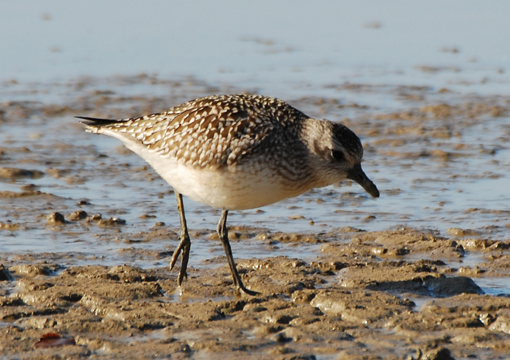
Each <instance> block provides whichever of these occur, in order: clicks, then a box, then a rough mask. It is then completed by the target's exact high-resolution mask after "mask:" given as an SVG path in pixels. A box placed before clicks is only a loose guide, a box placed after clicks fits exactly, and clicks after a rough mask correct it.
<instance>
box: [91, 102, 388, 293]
mask: <svg viewBox="0 0 510 360" xmlns="http://www.w3.org/2000/svg"><path fill="white" fill-rule="evenodd" d="M82 118H83V119H85V120H87V121H86V122H85V124H87V131H88V132H91V133H98V134H105V135H109V136H112V137H115V138H118V139H119V140H121V141H122V142H123V143H124V144H125V145H126V146H127V147H128V148H130V149H131V150H133V151H134V152H135V153H137V154H138V155H140V156H141V157H142V158H144V159H145V160H146V161H148V162H149V163H150V164H151V165H152V167H153V168H154V169H155V170H156V171H157V172H158V173H159V174H160V175H161V176H162V177H163V178H164V179H165V180H166V181H167V182H168V183H169V184H170V185H172V186H173V187H174V190H175V191H176V194H177V196H178V204H180V206H181V207H182V197H181V195H180V194H183V195H186V196H189V197H191V198H192V199H194V200H196V201H199V202H202V203H205V204H208V205H210V206H213V207H217V208H221V209H224V215H222V220H220V223H222V222H223V229H220V226H219V228H218V233H220V232H222V234H223V236H224V237H225V239H222V242H223V244H224V246H225V241H226V243H227V244H228V237H227V235H225V234H226V214H227V211H228V210H237V209H248V208H255V207H260V206H264V205H268V204H271V203H274V202H277V201H280V200H282V199H285V198H289V197H294V196H297V195H299V194H301V193H303V192H305V191H307V190H309V189H312V188H315V187H322V186H327V185H330V184H333V183H337V182H339V181H341V180H343V179H345V178H349V179H352V180H354V181H356V182H358V183H359V184H360V185H362V186H363V188H364V189H365V190H366V191H367V192H369V193H370V194H371V195H372V196H376V197H377V196H379V192H378V190H377V188H376V187H375V185H374V184H373V183H372V182H371V181H370V180H369V179H368V178H367V177H366V175H365V174H364V172H363V170H362V169H361V165H360V163H361V160H362V158H363V147H362V145H361V142H360V140H359V139H358V137H357V136H356V135H355V134H354V133H353V132H352V131H351V130H349V129H348V128H347V127H345V126H343V125H341V124H338V123H333V122H331V121H328V120H317V119H313V118H310V117H308V116H307V115H305V114H304V113H302V112H301V111H299V110H297V109H295V108H293V107H292V106H290V105H288V104H286V103H285V102H283V101H281V100H278V99H275V98H271V97H266V96H259V95H218V96H209V97H204V98H200V99H196V100H193V101H189V102H187V103H185V104H182V105H178V106H175V107H172V108H170V109H169V110H166V111H164V112H161V113H158V114H152V115H146V116H142V117H138V118H130V119H124V120H102V119H94V118H87V117H82ZM179 200H180V203H179ZM180 214H181V225H182V223H183V219H184V225H183V226H182V229H183V235H182V237H183V240H181V244H180V247H179V249H178V250H179V251H180V250H183V251H184V253H183V259H184V256H185V255H186V252H188V253H189V244H188V242H189V237H188V240H185V239H184V238H186V237H187V228H186V226H185V218H184V211H183V210H182V211H180ZM220 230H222V231H220ZM221 237H222V235H221V234H220V238H221ZM185 246H188V248H187V249H186V248H185ZM228 249H230V246H229V245H228ZM228 249H227V248H225V251H226V252H227V257H229V256H228V252H229V251H228ZM179 251H178V252H179ZM186 256H187V255H186ZM173 263H175V255H174V258H173V260H172V264H173ZM186 264H187V259H186ZM229 264H230V265H231V270H232V275H233V277H234V282H235V284H236V286H237V287H238V289H241V290H243V291H245V292H248V290H246V289H245V288H244V285H242V282H241V280H240V278H239V275H238V274H237V275H236V273H237V270H236V269H235V265H234V266H233V267H232V264H233V259H230V258H229ZM184 274H185V265H184V268H182V267H181V274H180V281H182V276H184Z"/></svg>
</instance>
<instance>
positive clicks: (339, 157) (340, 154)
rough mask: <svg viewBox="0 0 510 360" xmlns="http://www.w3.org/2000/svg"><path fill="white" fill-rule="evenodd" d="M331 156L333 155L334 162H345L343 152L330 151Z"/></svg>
mask: <svg viewBox="0 0 510 360" xmlns="http://www.w3.org/2000/svg"><path fill="white" fill-rule="evenodd" d="M331 155H333V159H335V160H336V161H344V160H345V155H344V153H343V151H340V150H331Z"/></svg>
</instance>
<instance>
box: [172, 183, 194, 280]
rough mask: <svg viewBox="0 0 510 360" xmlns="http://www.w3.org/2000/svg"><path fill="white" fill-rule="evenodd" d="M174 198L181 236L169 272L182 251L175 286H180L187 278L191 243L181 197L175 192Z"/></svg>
mask: <svg viewBox="0 0 510 360" xmlns="http://www.w3.org/2000/svg"><path fill="white" fill-rule="evenodd" d="M175 197H176V199H177V210H178V211H179V218H180V220H181V236H180V237H179V239H180V240H181V241H180V242H179V245H177V249H175V251H174V254H173V255H172V261H171V262H170V270H172V269H173V268H174V265H175V263H176V261H177V258H178V257H179V254H180V253H181V251H182V259H181V271H179V277H178V278H177V284H178V285H179V286H181V284H182V280H183V279H184V278H185V277H186V278H187V277H188V274H186V269H187V267H188V260H189V251H190V248H191V241H190V240H189V234H188V225H187V224H186V216H185V215H184V204H183V202H182V195H181V194H180V193H178V192H177V191H175Z"/></svg>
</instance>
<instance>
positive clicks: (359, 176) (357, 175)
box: [347, 164, 379, 197]
mask: <svg viewBox="0 0 510 360" xmlns="http://www.w3.org/2000/svg"><path fill="white" fill-rule="evenodd" d="M347 179H350V180H354V181H356V182H357V183H358V184H360V185H361V186H362V187H363V189H365V191H366V192H367V193H369V194H370V195H372V196H373V197H379V190H377V186H375V184H374V183H373V182H372V180H370V179H369V178H368V177H367V176H366V175H365V173H364V172H363V169H362V168H361V164H356V165H354V167H353V168H352V169H351V170H349V172H348V173H347Z"/></svg>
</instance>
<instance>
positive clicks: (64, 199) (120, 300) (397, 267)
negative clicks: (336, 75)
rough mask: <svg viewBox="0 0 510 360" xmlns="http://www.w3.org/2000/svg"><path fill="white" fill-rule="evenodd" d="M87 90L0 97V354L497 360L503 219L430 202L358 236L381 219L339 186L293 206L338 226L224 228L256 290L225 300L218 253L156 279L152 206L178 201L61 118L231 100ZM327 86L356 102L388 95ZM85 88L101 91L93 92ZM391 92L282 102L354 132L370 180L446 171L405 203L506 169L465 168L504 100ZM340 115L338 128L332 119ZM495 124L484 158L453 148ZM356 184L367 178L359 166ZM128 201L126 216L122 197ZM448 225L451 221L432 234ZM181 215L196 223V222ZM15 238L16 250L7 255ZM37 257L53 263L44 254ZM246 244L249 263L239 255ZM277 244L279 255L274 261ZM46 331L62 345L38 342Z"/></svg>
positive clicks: (504, 315) (159, 225) (386, 191)
mask: <svg viewBox="0 0 510 360" xmlns="http://www.w3.org/2000/svg"><path fill="white" fill-rule="evenodd" d="M95 81H96V80H94V79H84V80H80V81H76V82H70V83H68V84H60V85H58V86H57V87H58V88H59V89H68V91H70V92H71V93H73V92H76V93H78V94H80V96H69V97H65V96H63V98H64V100H59V101H50V100H48V101H42V102H29V101H25V100H22V98H23V97H24V96H25V95H26V93H23V92H22V91H20V90H19V86H18V84H11V85H9V84H4V86H5V88H7V89H8V88H9V86H10V87H11V89H12V90H11V91H12V97H13V98H16V97H20V100H19V101H18V100H17V101H10V102H4V103H1V104H0V121H1V122H0V130H1V131H2V132H4V138H3V139H4V141H3V143H2V144H1V147H0V160H1V166H0V181H2V185H3V190H2V191H0V210H1V214H2V218H0V235H1V236H2V241H3V242H4V243H5V244H9V246H11V247H10V248H9V249H11V250H9V251H8V252H5V253H3V254H0V263H1V264H2V266H1V267H0V353H1V354H3V356H4V357H5V358H7V359H16V358H30V359H32V358H33V359H56V358H104V359H128V358H132V359H144V358H155V357H158V358H172V359H184V358H192V359H219V358H242V359H252V358H253V359H340V358H341V359H387V358H400V359H436V360H440V359H451V358H454V359H470V358H476V359H505V358H507V356H508V355H507V354H509V353H510V297H509V296H508V294H509V292H508V288H509V286H508V282H507V280H509V279H510V278H509V276H510V249H509V247H510V237H509V236H508V234H509V230H510V221H509V219H508V214H509V211H508V210H507V209H502V208H500V207H492V206H491V204H487V205H486V206H485V207H480V208H469V209H464V211H462V212H459V211H458V209H453V210H449V211H446V210H445V212H442V211H443V210H442V208H443V207H444V204H443V205H441V204H438V209H437V212H438V213H440V216H439V218H433V217H432V218H428V217H425V218H424V219H423V220H422V222H420V223H416V224H415V226H413V224H412V223H411V224H407V225H406V226H398V227H389V226H388V227H386V228H383V230H379V231H367V230H366V228H365V229H364V227H363V226H360V224H366V227H367V228H369V227H370V225H371V224H373V223H374V222H377V221H379V223H380V222H384V219H390V218H391V217H392V214H391V213H384V212H383V211H371V208H370V206H371V203H370V200H368V198H367V197H366V196H365V195H363V194H362V190H361V189H357V188H354V187H347V186H348V185H349V184H347V183H346V184H344V186H346V188H340V189H339V193H340V194H339V193H336V192H333V191H330V190H324V191H322V192H316V193H312V194H311V195H308V196H309V198H306V197H305V198H306V199H313V200H311V201H315V202H316V204H315V205H316V207H317V208H320V207H321V206H327V204H328V203H329V204H331V203H332V202H333V201H336V202H337V203H339V204H341V205H342V206H338V212H337V214H336V215H337V216H338V217H339V220H338V223H336V224H329V226H324V227H322V226H321V224H320V221H321V219H320V217H319V216H317V215H315V214H314V213H311V212H310V211H308V210H307V209H304V210H303V208H300V207H299V206H298V207H297V211H298V214H297V215H291V214H290V213H289V214H288V215H287V216H288V218H287V220H288V222H290V223H291V224H292V223H293V222H298V221H304V222H306V223H316V224H315V225H312V224H310V226H312V229H316V230H314V231H310V232H292V231H288V228H286V229H285V231H279V230H278V229H276V230H275V229H274V228H270V227H267V226H264V225H263V224H261V223H260V222H259V221H256V220H255V221H254V223H253V225H250V224H252V223H250V218H254V219H256V218H257V215H256V214H257V213H255V214H254V215H251V216H246V217H242V221H243V222H244V223H245V224H249V225H248V226H235V225H234V226H232V227H230V235H231V236H230V237H231V243H232V247H233V252H234V257H235V258H236V261H237V264H238V268H239V271H240V273H241V276H242V277H243V281H244V283H245V285H246V286H247V287H248V288H251V289H252V290H255V291H258V292H260V293H261V295H259V296H255V297H249V296H241V297H239V296H236V294H235V293H234V291H233V286H232V280H231V276H230V271H229V269H228V266H227V264H226V259H225V257H224V256H223V255H222V252H221V251H212V250H211V252H210V253H209V254H207V251H204V250H200V249H199V252H200V251H201V255H200V256H199V259H200V261H196V259H197V256H198V255H196V256H195V258H194V253H193V252H192V254H191V268H190V269H189V270H188V275H189V278H188V279H187V281H186V282H185V283H184V286H183V287H182V289H177V287H176V285H177V284H176V276H177V271H176V270H174V271H170V270H169V269H168V267H167V264H168V261H169V259H170V257H171V255H172V253H173V249H174V248H175V246H176V244H177V243H178V237H177V233H178V228H177V226H178V225H177V217H176V212H175V210H168V212H167V213H163V214H161V212H160V210H161V208H162V205H161V203H160V202H163V201H164V202H165V206H166V207H168V208H172V207H174V206H175V205H174V199H173V194H172V191H171V189H169V188H168V187H165V186H164V184H161V182H159V180H158V179H157V175H156V174H155V173H154V172H153V171H152V170H151V169H150V168H148V167H146V166H144V165H143V164H142V163H137V162H136V160H134V156H133V154H130V153H129V152H128V151H126V150H124V148H122V147H121V146H120V144H119V146H117V147H115V149H116V150H115V153H114V154H105V153H104V152H103V151H102V148H100V147H99V148H98V146H94V145H91V143H87V142H85V141H84V140H83V139H85V138H86V136H92V135H88V134H82V132H83V127H82V126H81V125H80V124H78V123H75V122H73V120H72V116H74V115H90V116H102V117H123V116H128V115H137V114H144V113H150V112H156V111H159V110H163V109H165V108H167V107H169V106H171V105H174V104H177V103H180V102H182V101H185V100H189V99H191V98H195V97H199V96H202V95H205V94H210V93H228V92H232V91H231V90H232V89H231V88H228V87H225V88H214V87H211V86H209V85H207V84H203V83H200V82H197V81H191V80H190V81H189V82H180V83H179V82H175V81H170V80H161V79H157V78H150V77H147V76H139V77H132V78H130V77H126V78H120V79H117V82H118V83H119V84H121V86H123V85H126V84H137V83H143V82H145V83H152V84H154V85H159V86H166V87H167V88H168V89H172V90H171V91H168V93H165V94H163V95H161V96H141V95H135V96H128V95H125V94H119V93H117V92H116V91H115V89H113V90H112V89H110V88H109V87H108V85H107V84H101V85H102V86H100V87H98V86H97V83H95ZM48 86H49V85H48ZM338 86H339V87H341V88H342V91H354V92H359V93H360V96H361V95H362V94H363V93H370V92H374V91H381V92H384V91H386V89H380V88H378V87H376V86H370V85H365V86H354V85H352V84H342V85H338ZM94 87H95V88H102V89H103V90H100V91H98V90H95V91H92V90H90V89H92V88H94ZM23 91H25V92H27V91H28V90H27V89H26V88H23ZM236 91H239V90H238V89H237V90H236ZM391 91H392V92H393V93H394V96H397V97H400V98H401V99H402V98H404V99H405V100H404V101H405V102H406V104H407V106H406V107H402V108H401V109H399V110H398V111H394V112H386V111H384V112H383V111H378V110H377V108H375V107H374V108H366V107H364V106H362V105H360V104H353V103H349V104H345V103H342V102H339V101H338V100H336V99H323V98H304V99H295V100H294V101H292V102H291V103H292V104H295V105H296V106H298V104H301V105H300V106H299V108H301V109H303V110H304V111H305V112H306V113H309V114H310V115H314V114H317V113H318V114H319V115H320V116H323V117H327V118H329V119H331V120H335V117H336V119H337V120H339V119H341V120H342V122H343V123H344V124H346V125H348V126H349V127H351V128H352V129H353V130H354V131H355V132H356V133H357V134H359V135H360V136H362V137H363V142H364V145H365V149H366V151H365V157H366V159H367V162H368V166H367V168H370V165H371V164H372V163H370V161H375V160H374V159H376V160H377V161H378V164H377V165H378V166H384V167H385V168H391V167H397V166H402V163H408V164H414V165H413V166H416V168H419V167H420V166H424V167H425V168H427V166H430V167H431V169H435V166H439V168H441V169H442V171H443V172H444V173H443V176H442V177H440V178H438V177H435V176H434V175H435V174H434V173H433V171H431V174H430V177H429V178H424V179H422V182H421V183H420V182H415V183H414V186H415V188H419V191H427V189H428V186H431V185H430V184H431V183H434V184H436V183H438V182H439V183H440V185H439V187H440V188H441V187H442V186H444V187H448V186H450V185H448V184H449V183H451V181H452V179H457V178H458V179H464V178H470V179H478V178H480V179H486V178H488V177H494V178H501V177H502V176H503V175H502V173H505V172H506V173H508V167H506V166H508V165H507V164H508V163H497V164H494V165H495V167H494V168H495V169H496V170H488V169H487V168H484V170H483V171H482V172H479V171H477V170H476V169H472V170H466V168H464V167H463V166H462V163H463V162H465V163H476V164H480V159H482V162H483V163H485V162H490V161H493V162H494V161H497V160H495V159H494V158H493V156H494V154H496V153H497V152H499V151H503V150H507V147H508V145H507V144H508V140H509V138H510V129H509V127H508V115H509V110H510V102H509V101H508V100H505V99H504V98H503V97H499V96H480V95H476V96H475V95H459V94H452V93H451V92H449V91H448V89H442V90H441V91H438V92H433V93H432V92H431V90H430V89H428V88H420V87H398V88H393V89H391ZM57 93H58V91H57ZM169 93H170V94H172V95H169ZM176 94H177V95H176ZM345 113H348V114H349V117H348V118H346V117H343V116H342V117H340V114H345ZM501 119H505V120H504V121H507V125H506V127H505V126H503V127H502V128H503V129H505V130H506V132H505V131H503V132H501V133H500V134H498V136H499V139H500V141H499V145H498V146H497V147H496V146H494V145H491V144H479V143H470V142H469V141H466V140H465V137H464V136H465V130H466V129H471V128H474V129H476V128H477V126H479V125H480V124H482V123H485V124H489V123H490V122H491V121H496V122H498V123H499V124H501ZM23 124H27V127H26V128H27V129H28V132H27V133H26V134H24V136H26V137H27V139H30V140H27V142H26V144H23V143H22V140H23V139H21V140H20V138H19V134H20V133H19V132H16V131H15V130H12V129H16V127H21V128H23V127H24V125H23ZM63 124H65V125H63ZM487 126H489V125H487ZM9 131H12V133H11V134H9V135H5V134H6V133H7V132H9ZM452 139H456V141H451V140H452ZM94 141H96V139H94ZM100 141H103V140H100ZM108 141H113V140H108ZM424 145H425V146H424ZM424 148H426V149H427V150H424ZM491 159H492V160H491ZM459 161H460V163H461V165H460V166H459V163H458V162H459ZM420 163H423V164H424V165H420ZM431 164H432V165H431ZM409 167H410V171H413V169H412V166H411V165H409ZM367 168H366V169H367ZM376 173H377V172H376ZM367 174H368V175H369V176H371V174H370V171H369V170H367ZM98 178H101V179H102V180H104V181H107V182H108V184H107V187H108V189H106V190H107V191H108V190H111V191H112V193H114V194H113V195H112V197H111V198H106V199H103V197H104V192H102V191H103V190H104V189H97V188H95V187H94V185H93V183H94V179H98ZM441 178H442V179H443V181H444V184H441ZM380 180H381V182H380V183H377V181H376V183H377V185H379V187H380V189H382V191H381V199H380V201H384V198H385V197H386V198H392V197H394V198H398V196H399V195H400V194H401V193H402V192H404V191H405V190H403V189H400V188H395V187H392V188H387V187H385V186H384V184H385V181H384V178H382V179H380ZM133 182H135V183H136V185H135V186H138V187H137V188H135V189H133V187H132V186H130V185H131V184H132V183H133ZM83 186H85V187H88V188H84V187H83ZM113 188H115V190H113ZM140 188H144V189H145V190H146V191H147V196H146V199H144V200H140V199H139V198H136V197H135V195H131V192H132V191H134V190H139V189H140ZM73 189H80V191H78V190H76V191H75V192H73ZM84 189H85V190H86V191H85V190H84ZM357 190H360V191H359V192H358V191H357ZM415 190H416V189H415ZM115 191H117V192H118V194H119V195H118V197H116V196H117V195H115V194H117V193H115ZM131 196H133V198H132V199H131V200H130V201H131V202H130V203H128V204H129V207H127V206H126V207H124V205H126V203H125V202H123V201H125V199H123V197H124V198H126V197H127V198H130V197H131ZM459 196H460V195H459ZM334 199H336V200H334ZM338 199H340V200H338ZM378 201H379V200H378ZM336 202H335V204H336ZM438 202H439V203H440V202H441V199H440V198H439V199H438ZM401 206H402V207H406V206H407V204H406V203H402V204H401ZM290 207H292V205H291V206H289V208H290ZM261 210H262V212H261V213H260V214H261V215H260V216H263V211H264V209H261ZM291 210H292V209H291ZM300 211H301V212H300ZM410 211H411V210H410ZM211 214H212V215H216V212H215V211H211ZM449 215H451V216H454V217H455V219H457V220H456V221H458V226H449V227H448V230H447V231H439V230H437V229H439V228H442V227H444V223H448V221H449V220H447V219H446V218H447V217H448V216H449ZM189 216H194V217H198V218H201V217H202V216H206V215H204V214H203V213H202V212H200V211H193V212H192V215H189ZM207 216H209V215H207ZM350 216H352V217H350ZM409 216H413V214H409ZM414 216H416V215H414ZM443 217H444V218H443ZM467 217H469V218H475V219H476V221H477V222H476V223H477V224H480V223H482V224H484V225H483V226H477V227H476V228H474V229H473V228H470V227H469V226H466V225H465V224H466V223H465V222H464V221H463V219H466V218H467ZM353 219H354V220H357V221H353ZM404 220H405V219H403V218H402V221H404ZM196 221H200V220H196ZM473 221H474V220H473ZM424 223H425V227H424ZM291 226H292V225H291ZM313 226H315V227H313ZM192 230H193V231H192V233H191V234H190V235H191V236H192V249H193V248H194V247H196V246H197V244H199V248H200V246H202V245H203V244H205V245H204V246H207V247H215V248H219V241H218V239H217V237H216V235H215V234H214V227H211V226H209V227H205V228H204V227H200V226H193V227H192ZM17 242H20V243H24V242H26V243H27V244H30V247H29V248H25V249H20V248H19V247H16V243H17ZM11 243H12V245H11ZM46 246H48V247H49V248H51V249H52V251H45V250H44V249H45V247H46ZM250 249H256V251H255V252H256V253H257V256H250V251H251V250H250ZM281 249H291V250H292V251H289V252H287V253H286V254H287V255H285V256H282V255H281V252H280V251H281ZM286 251H287V250H286ZM204 252H205V255H204ZM288 254H291V255H288ZM292 254H293V255H292ZM208 255H210V256H208ZM137 264H138V265H137ZM489 282H492V283H500V284H503V285H502V289H503V290H502V291H501V292H498V290H497V287H492V288H491V287H484V286H481V285H480V284H487V283H489ZM487 289H492V290H491V291H488V290H487ZM49 333H56V334H59V336H61V338H64V339H68V340H69V341H68V342H62V343H60V342H52V341H51V340H47V341H45V340H43V341H40V339H41V338H42V337H43V336H44V335H45V334H49ZM73 343H74V344H73ZM56 345H59V346H56Z"/></svg>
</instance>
